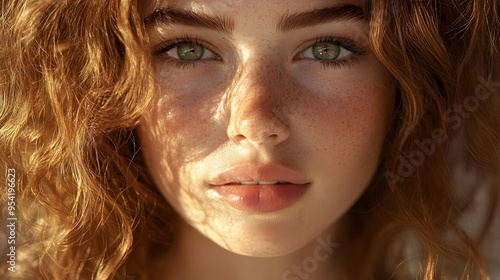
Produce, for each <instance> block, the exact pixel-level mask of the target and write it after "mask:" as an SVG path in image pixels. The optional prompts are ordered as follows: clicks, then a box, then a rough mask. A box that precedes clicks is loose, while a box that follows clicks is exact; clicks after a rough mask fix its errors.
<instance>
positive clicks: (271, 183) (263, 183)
mask: <svg viewBox="0 0 500 280" xmlns="http://www.w3.org/2000/svg"><path fill="white" fill-rule="evenodd" d="M288 184H291V183H290V182H283V181H274V182H259V181H257V182H234V183H229V184H227V185H246V186H251V185H288Z"/></svg>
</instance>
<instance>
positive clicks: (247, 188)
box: [210, 164, 310, 213]
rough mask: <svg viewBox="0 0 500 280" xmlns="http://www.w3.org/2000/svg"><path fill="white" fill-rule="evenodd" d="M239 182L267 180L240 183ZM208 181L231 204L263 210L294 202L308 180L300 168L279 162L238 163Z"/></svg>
mask: <svg viewBox="0 0 500 280" xmlns="http://www.w3.org/2000/svg"><path fill="white" fill-rule="evenodd" d="M242 182H268V183H265V184H259V185H242V184H241V183H242ZM277 182H280V183H277ZM285 182H286V183H285ZM210 185H211V186H210V189H212V190H214V191H215V192H217V193H218V194H219V195H220V197H221V198H223V199H224V200H225V201H226V202H227V203H228V204H229V205H230V206H232V207H233V208H236V209H238V210H241V211H245V212H257V213H263V212H275V211H279V210H281V209H284V208H287V207H290V206H291V205H293V204H295V203H296V202H297V201H298V200H299V199H300V198H301V197H302V196H303V195H304V193H305V192H306V190H307V189H308V187H309V185H310V183H309V182H308V180H307V178H306V177H305V176H303V175H302V174H300V173H299V172H297V171H295V170H293V169H290V168H288V167H284V166H282V165H277V164H266V165H255V164H241V165H236V166H233V167H230V168H228V169H226V170H224V171H222V172H221V173H219V174H217V175H216V176H215V177H214V178H212V180H210Z"/></svg>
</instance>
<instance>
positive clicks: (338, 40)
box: [295, 37, 366, 68]
mask: <svg viewBox="0 0 500 280" xmlns="http://www.w3.org/2000/svg"><path fill="white" fill-rule="evenodd" d="M319 43H330V44H334V45H339V46H340V47H341V48H344V49H346V50H348V51H350V52H352V54H350V55H349V56H348V57H347V58H342V59H338V60H318V59H309V60H311V61H312V62H314V63H321V64H322V66H323V67H324V68H329V67H337V68H341V67H347V68H349V67H351V66H352V65H353V64H354V63H358V62H359V60H358V56H360V55H364V54H365V53H366V51H365V50H363V49H361V48H360V47H358V46H357V44H356V43H355V42H354V41H353V40H351V39H348V38H344V37H317V38H316V39H315V40H314V41H313V42H312V43H311V44H308V45H307V47H306V48H304V49H302V51H300V52H299V54H298V55H297V56H295V58H296V59H305V58H298V56H299V55H300V54H302V53H303V52H304V51H305V50H307V49H309V48H310V47H312V46H313V45H315V44H319Z"/></svg>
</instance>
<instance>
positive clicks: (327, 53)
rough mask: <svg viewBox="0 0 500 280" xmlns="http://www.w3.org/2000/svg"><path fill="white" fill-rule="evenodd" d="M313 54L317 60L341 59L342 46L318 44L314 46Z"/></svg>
mask: <svg viewBox="0 0 500 280" xmlns="http://www.w3.org/2000/svg"><path fill="white" fill-rule="evenodd" d="M313 54H314V57H315V58H316V59H320V60H333V59H336V58H337V57H339V54H340V46H339V45H335V44H332V43H327V42H325V43H316V44H314V45H313Z"/></svg>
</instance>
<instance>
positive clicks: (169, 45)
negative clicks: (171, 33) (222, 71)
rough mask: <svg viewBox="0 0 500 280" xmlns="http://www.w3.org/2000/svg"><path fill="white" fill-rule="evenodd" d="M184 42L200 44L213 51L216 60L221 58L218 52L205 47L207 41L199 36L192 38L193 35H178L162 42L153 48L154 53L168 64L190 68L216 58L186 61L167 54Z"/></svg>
mask: <svg viewBox="0 0 500 280" xmlns="http://www.w3.org/2000/svg"><path fill="white" fill-rule="evenodd" d="M182 44H199V45H201V46H203V47H204V48H206V49H207V50H209V51H211V52H213V53H214V54H215V55H216V56H217V57H218V59H216V60H221V59H220V57H219V56H218V55H217V52H215V51H212V50H211V49H210V48H207V47H205V45H206V43H205V42H203V41H200V40H198V38H197V37H194V38H191V37H178V38H174V39H172V40H168V41H164V42H162V43H160V44H159V45H158V46H157V47H156V48H155V49H154V50H153V55H154V56H156V57H162V58H163V59H164V61H165V62H166V63H168V64H171V63H172V64H173V66H175V67H178V68H190V67H195V66H196V65H197V64H198V63H206V60H214V59H201V60H195V61H186V60H180V59H175V58H173V57H170V56H168V55H166V53H167V52H168V51H169V50H171V49H173V48H175V47H176V46H177V45H182Z"/></svg>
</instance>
